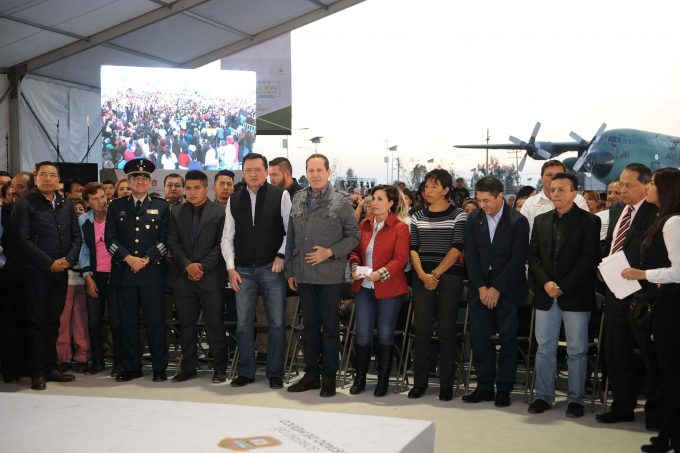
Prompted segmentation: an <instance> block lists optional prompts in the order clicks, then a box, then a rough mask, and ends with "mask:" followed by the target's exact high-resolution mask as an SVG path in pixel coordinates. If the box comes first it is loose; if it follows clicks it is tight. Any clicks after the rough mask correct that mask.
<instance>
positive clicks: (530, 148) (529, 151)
mask: <svg viewBox="0 0 680 453" xmlns="http://www.w3.org/2000/svg"><path fill="white" fill-rule="evenodd" d="M540 129H541V123H539V122H537V123H536V125H535V126H534V130H533V131H532V132H531V137H530V138H529V141H528V142H525V141H523V140H520V139H519V138H517V137H514V136H512V135H511V136H510V138H509V140H510V141H511V142H512V143H513V144H515V145H517V147H519V148H524V149H525V150H526V152H525V153H524V156H523V157H522V161H521V162H520V163H519V166H518V167H517V170H518V171H522V170H523V169H524V164H525V163H526V161H527V156H529V157H533V156H534V155H538V156H541V157H542V158H544V159H550V157H552V154H550V152H549V151H546V150H544V149H542V148H541V147H540V142H539V144H538V145H537V144H536V136H537V135H538V131H539V130H540Z"/></svg>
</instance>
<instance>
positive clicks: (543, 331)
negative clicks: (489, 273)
mask: <svg viewBox="0 0 680 453" xmlns="http://www.w3.org/2000/svg"><path fill="white" fill-rule="evenodd" d="M577 187H578V179H576V176H574V175H571V174H567V173H558V174H556V175H555V176H554V177H553V180H552V184H551V186H550V199H551V201H552V202H553V205H554V206H555V209H553V210H552V211H548V212H546V213H543V214H540V215H538V216H537V217H536V218H535V219H534V228H533V229H532V234H531V246H530V248H531V251H530V255H529V283H530V286H531V289H532V290H533V292H534V306H535V307H536V342H537V343H538V351H537V352H536V399H535V400H534V402H533V403H531V405H530V406H529V413H531V414H540V413H542V412H545V410H547V409H549V408H550V407H551V405H552V403H553V402H554V401H555V372H556V371H557V343H558V341H559V339H560V328H561V325H562V323H563V322H564V332H565V335H566V340H567V354H568V355H569V361H568V362H567V366H568V369H569V392H568V394H567V402H568V403H569V404H568V405H567V417H571V418H578V417H582V416H583V397H584V395H585V383H586V372H587V371H586V370H587V367H588V322H589V320H590V313H591V311H592V310H593V309H594V308H595V281H596V277H595V274H596V271H597V264H598V263H599V261H600V260H599V257H600V253H599V250H598V245H599V241H600V218H599V217H597V216H596V215H594V214H591V213H589V212H587V211H584V210H583V209H581V208H579V207H578V206H576V205H575V204H574V199H575V198H576V194H577V192H576V188H577Z"/></svg>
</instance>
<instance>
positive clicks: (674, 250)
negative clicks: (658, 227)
mask: <svg viewBox="0 0 680 453" xmlns="http://www.w3.org/2000/svg"><path fill="white" fill-rule="evenodd" d="M662 231H663V242H664V243H665V244H666V250H667V251H668V259H669V261H670V262H671V266H670V267H662V268H659V269H650V270H648V271H646V272H645V275H646V276H647V281H649V282H651V283H661V284H665V283H680V215H675V216H673V217H671V218H669V219H668V220H666V223H665V224H664V226H663V230H662Z"/></svg>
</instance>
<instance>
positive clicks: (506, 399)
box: [493, 390, 510, 407]
mask: <svg viewBox="0 0 680 453" xmlns="http://www.w3.org/2000/svg"><path fill="white" fill-rule="evenodd" d="M493 404H494V406H496V407H508V406H509V405H510V392H505V391H503V390H497V391H496V399H495V401H494V403H493Z"/></svg>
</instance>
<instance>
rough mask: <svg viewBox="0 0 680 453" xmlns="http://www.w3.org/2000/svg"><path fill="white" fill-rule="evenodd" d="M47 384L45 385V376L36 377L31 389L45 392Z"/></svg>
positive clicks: (33, 379)
mask: <svg viewBox="0 0 680 453" xmlns="http://www.w3.org/2000/svg"><path fill="white" fill-rule="evenodd" d="M46 388H47V384H45V376H36V377H34V378H32V379H31V389H33V390H45V389H46Z"/></svg>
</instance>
